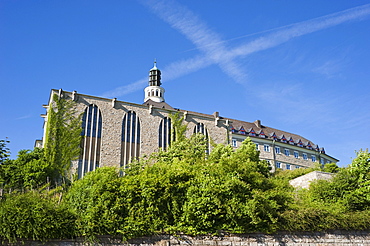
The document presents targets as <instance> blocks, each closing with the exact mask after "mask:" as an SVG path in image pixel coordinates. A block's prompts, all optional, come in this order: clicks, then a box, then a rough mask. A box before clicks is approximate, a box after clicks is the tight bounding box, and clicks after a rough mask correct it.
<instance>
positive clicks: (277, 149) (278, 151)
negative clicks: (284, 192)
mask: <svg viewBox="0 0 370 246" xmlns="http://www.w3.org/2000/svg"><path fill="white" fill-rule="evenodd" d="M275 153H276V154H280V147H279V146H275Z"/></svg>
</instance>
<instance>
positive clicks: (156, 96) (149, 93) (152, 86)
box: [144, 59, 165, 102]
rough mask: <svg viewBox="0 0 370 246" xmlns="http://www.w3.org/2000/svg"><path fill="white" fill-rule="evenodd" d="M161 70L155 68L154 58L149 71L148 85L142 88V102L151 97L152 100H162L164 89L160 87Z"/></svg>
mask: <svg viewBox="0 0 370 246" xmlns="http://www.w3.org/2000/svg"><path fill="white" fill-rule="evenodd" d="M161 84H162V83H161V70H159V69H158V68H157V61H156V59H154V66H153V68H152V69H150V71H149V86H148V87H146V88H145V89H144V92H145V99H144V102H146V101H147V100H149V99H151V100H152V101H154V102H164V92H165V90H164V89H163V88H162V87H161Z"/></svg>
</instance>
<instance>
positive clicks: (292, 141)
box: [289, 137, 294, 145]
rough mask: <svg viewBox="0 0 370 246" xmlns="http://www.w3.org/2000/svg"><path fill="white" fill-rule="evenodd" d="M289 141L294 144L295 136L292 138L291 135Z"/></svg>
mask: <svg viewBox="0 0 370 246" xmlns="http://www.w3.org/2000/svg"><path fill="white" fill-rule="evenodd" d="M289 143H290V144H293V145H294V140H293V138H292V137H290V139H289Z"/></svg>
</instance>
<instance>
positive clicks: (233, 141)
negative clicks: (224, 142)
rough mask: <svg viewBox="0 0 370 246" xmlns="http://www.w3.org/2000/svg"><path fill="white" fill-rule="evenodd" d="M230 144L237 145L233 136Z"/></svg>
mask: <svg viewBox="0 0 370 246" xmlns="http://www.w3.org/2000/svg"><path fill="white" fill-rule="evenodd" d="M231 146H233V147H237V144H236V139H235V138H233V139H231Z"/></svg>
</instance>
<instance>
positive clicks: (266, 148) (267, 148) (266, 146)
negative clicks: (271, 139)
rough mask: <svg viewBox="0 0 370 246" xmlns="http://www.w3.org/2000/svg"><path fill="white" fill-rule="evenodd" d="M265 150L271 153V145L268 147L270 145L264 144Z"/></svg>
mask: <svg viewBox="0 0 370 246" xmlns="http://www.w3.org/2000/svg"><path fill="white" fill-rule="evenodd" d="M263 150H264V151H265V152H270V145H268V144H264V145H263Z"/></svg>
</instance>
